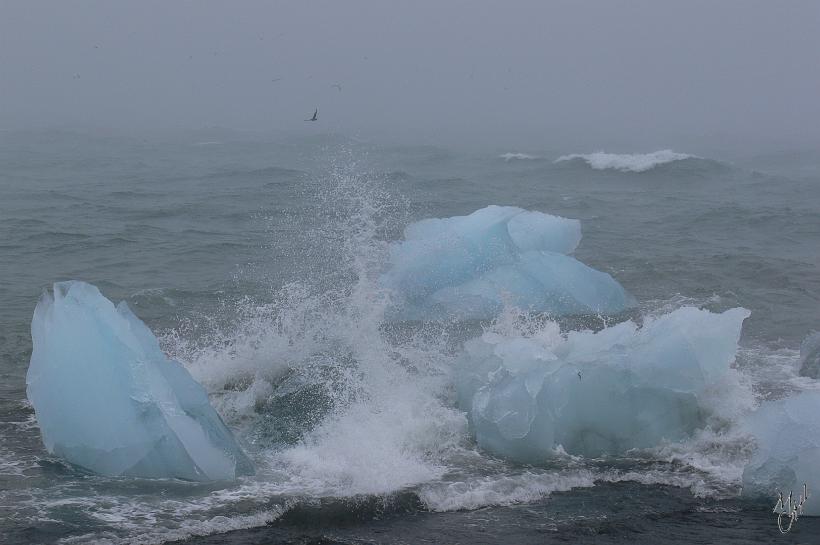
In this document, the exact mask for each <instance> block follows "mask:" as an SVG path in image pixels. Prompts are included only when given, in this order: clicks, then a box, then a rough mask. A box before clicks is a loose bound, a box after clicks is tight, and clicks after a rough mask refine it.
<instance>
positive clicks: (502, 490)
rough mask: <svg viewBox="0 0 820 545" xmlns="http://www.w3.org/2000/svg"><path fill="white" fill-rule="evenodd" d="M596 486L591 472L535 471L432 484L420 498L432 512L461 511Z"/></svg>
mask: <svg viewBox="0 0 820 545" xmlns="http://www.w3.org/2000/svg"><path fill="white" fill-rule="evenodd" d="M594 484H595V477H594V475H593V473H592V472H591V471H589V470H562V471H537V470H533V471H525V472H524V473H521V474H518V475H495V476H486V477H474V478H471V479H465V480H460V481H455V482H437V483H431V484H429V485H425V486H422V487H421V488H420V490H419V492H418V495H419V498H420V499H421V501H423V502H424V504H425V505H426V506H427V508H428V509H430V510H432V511H458V510H461V509H479V508H481V507H487V506H490V505H494V506H501V505H513V504H516V503H526V502H532V501H537V500H539V499H541V498H544V497H546V496H549V495H550V494H552V493H553V492H563V491H566V490H570V489H573V488H581V487H591V486H594Z"/></svg>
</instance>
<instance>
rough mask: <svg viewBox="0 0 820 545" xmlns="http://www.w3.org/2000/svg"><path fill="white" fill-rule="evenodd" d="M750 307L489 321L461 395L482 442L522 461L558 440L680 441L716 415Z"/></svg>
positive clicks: (460, 381) (590, 446)
mask: <svg viewBox="0 0 820 545" xmlns="http://www.w3.org/2000/svg"><path fill="white" fill-rule="evenodd" d="M748 315H749V312H748V311H747V310H745V309H741V308H736V309H732V310H728V311H726V312H724V313H722V314H714V313H711V312H708V311H705V310H699V309H696V308H691V307H687V308H681V309H678V310H676V311H674V312H672V313H670V314H667V315H664V316H662V317H660V318H655V319H647V321H646V322H645V323H644V325H643V327H640V328H639V327H638V326H637V325H635V324H634V323H632V322H624V323H621V324H618V325H615V326H613V327H609V328H607V329H604V330H602V331H599V332H597V333H593V332H591V331H579V332H570V333H568V334H566V335H562V334H561V333H560V331H559V329H558V326H557V325H556V324H555V323H553V322H547V323H546V324H545V325H544V326H543V327H539V328H537V330H536V331H535V332H532V331H530V332H529V333H527V334H521V333H519V332H513V333H510V332H505V333H499V332H498V331H493V330H490V331H488V332H486V333H484V334H483V335H482V336H481V337H479V338H476V339H473V340H471V341H468V342H467V343H466V346H465V356H464V357H463V359H462V361H461V364H460V368H459V372H458V373H457V391H458V397H459V404H460V405H461V406H462V408H463V409H465V410H466V411H468V413H469V416H470V422H471V426H472V429H473V431H474V433H475V436H476V440H477V442H478V444H479V445H480V446H481V447H482V448H485V449H487V450H489V451H491V452H494V453H496V454H498V455H501V456H505V457H508V458H511V459H514V460H518V461H522V462H537V461H541V460H543V459H545V458H547V457H549V456H550V455H551V454H552V453H553V452H554V451H555V449H556V447H558V446H561V447H563V449H564V450H565V451H566V452H568V453H570V454H581V455H585V456H599V455H602V454H617V453H621V452H624V451H626V450H629V449H632V448H647V447H652V446H655V445H658V444H659V443H660V442H661V441H662V440H670V441H676V440H681V439H684V438H686V437H688V436H690V435H691V434H692V432H693V431H695V430H696V429H698V428H701V427H703V426H704V424H705V423H706V421H707V419H708V418H709V416H710V413H711V409H710V407H712V405H711V404H712V403H714V402H715V400H714V399H713V397H714V396H713V394H714V392H713V391H712V389H714V388H715V386H716V385H717V384H720V383H721V381H724V380H727V381H728V380H729V378H730V377H729V376H728V375H729V374H730V363H731V362H732V361H733V360H734V357H735V352H736V350H737V342H738V338H739V336H740V330H741V326H742V324H743V320H744V319H745V318H746V317H747V316H748Z"/></svg>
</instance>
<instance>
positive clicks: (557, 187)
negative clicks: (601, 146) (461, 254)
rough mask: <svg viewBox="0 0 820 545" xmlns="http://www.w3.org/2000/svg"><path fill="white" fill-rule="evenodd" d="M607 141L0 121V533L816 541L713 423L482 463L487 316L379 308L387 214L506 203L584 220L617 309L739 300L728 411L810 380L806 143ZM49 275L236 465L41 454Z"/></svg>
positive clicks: (819, 274) (812, 201) (814, 211)
mask: <svg viewBox="0 0 820 545" xmlns="http://www.w3.org/2000/svg"><path fill="white" fill-rule="evenodd" d="M606 151H607V152H609V153H603V152H598V150H595V149H543V148H542V147H539V145H538V144H537V143H534V144H533V145H532V146H531V148H530V149H495V150H484V151H475V150H473V151H465V150H463V149H455V148H453V149H449V148H445V147H436V146H427V145H418V146H409V145H387V144H383V143H379V142H372V141H367V140H362V139H357V138H352V137H348V136H344V135H316V136H282V135H267V134H262V133H242V132H234V131H229V130H225V129H216V128H215V129H207V130H200V131H188V132H182V131H179V132H174V133H170V132H166V133H151V134H147V133H146V134H139V135H129V134H124V133H118V132H113V131H109V132H106V131H72V130H36V131H4V132H0V542H2V543H7V544H17V543H166V542H173V541H178V540H187V541H186V542H188V543H226V542H230V543H345V544H346V543H390V544H393V543H396V544H398V543H447V544H456V543H465V544H466V543H471V544H472V543H516V544H518V543H520V544H525V543H527V544H528V543H567V542H569V543H576V542H577V543H601V544H604V543H607V544H608V543H646V544H655V543H748V542H750V541H755V542H758V543H770V542H771V543H820V521H818V519H816V518H811V517H801V518H800V519H799V520H798V522H797V524H796V527H795V528H794V529H793V530H792V532H791V533H790V534H788V535H786V536H784V535H781V534H780V533H779V531H778V529H777V523H776V519H775V517H774V516H773V515H772V512H771V508H772V507H773V506H774V503H775V500H776V492H775V491H774V490H773V491H772V495H771V498H765V499H750V498H747V497H745V496H741V474H742V471H743V467H744V464H745V463H746V462H747V461H748V459H749V457H750V452H751V449H752V446H750V441H749V438H748V437H747V436H744V435H743V434H741V433H738V432H737V430H735V429H734V428H733V426H732V423H731V422H729V423H728V424H727V426H726V428H725V429H718V430H702V432H701V433H698V434H697V435H695V436H694V437H692V438H691V439H689V440H686V441H683V442H677V443H664V444H662V445H659V446H657V447H656V448H652V449H643V450H632V451H629V452H628V453H627V454H624V455H619V456H603V457H600V458H593V459H590V458H583V457H577V456H567V457H559V458H556V459H551V460H548V461H545V462H544V463H542V464H521V463H514V462H510V461H508V460H505V459H502V458H499V457H496V456H493V455H491V454H489V453H487V452H485V451H484V450H483V449H481V448H479V447H478V446H477V445H476V443H475V440H474V438H473V436H472V434H471V431H470V426H469V424H468V420H467V415H466V414H465V413H464V412H463V411H461V410H459V409H458V407H457V406H456V404H455V402H454V394H453V389H454V385H453V368H454V365H455V362H456V361H457V360H458V358H459V355H460V351H461V350H462V346H463V342H464V341H465V340H466V339H469V338H471V337H474V336H476V335H479V334H481V332H482V331H484V330H485V329H486V328H487V327H489V324H487V323H485V322H480V321H463V322H457V323H448V324H433V325H431V324H419V323H399V324H397V323H394V322H391V321H390V320H387V319H386V318H385V310H386V308H387V305H388V303H387V302H386V297H387V296H386V294H385V292H384V289H382V288H381V287H380V281H379V279H380V276H381V274H382V273H383V272H384V269H385V267H386V265H387V255H388V251H389V244H390V242H391V241H395V240H399V239H401V238H402V232H403V229H404V228H405V227H406V226H407V225H409V224H410V223H412V222H415V221H418V220H420V219H423V218H431V217H451V216H458V215H466V214H469V213H471V212H473V211H475V210H477V209H480V208H483V207H485V206H488V205H493V204H496V205H513V206H519V207H521V208H525V209H528V210H535V211H541V212H545V213H548V214H554V215H559V216H564V217H567V218H577V219H579V220H580V221H581V225H582V231H583V239H582V240H581V243H580V246H579V247H578V249H577V250H576V251H575V254H574V255H575V256H576V257H577V258H578V259H579V260H580V261H582V262H583V263H586V264H587V265H589V266H591V267H594V268H595V269H598V270H600V271H604V272H606V273H609V274H610V275H612V277H614V278H615V279H616V280H617V281H618V282H620V283H621V284H622V285H623V286H624V287H625V288H626V290H627V291H628V292H630V293H631V294H632V295H633V296H634V297H635V299H636V300H637V302H638V306H637V308H636V309H634V311H632V313H631V314H630V316H629V318H631V319H633V320H636V321H638V322H640V320H642V319H644V318H646V317H650V316H657V315H660V314H663V313H668V312H670V311H672V310H674V309H676V308H679V307H682V306H696V307H701V308H706V309H709V310H711V311H715V312H718V311H723V310H727V309H730V308H734V307H744V308H746V309H749V310H750V311H751V316H750V317H749V318H748V319H747V320H746V321H745V323H744V325H743V331H742V336H741V340H740V348H739V350H738V353H737V358H736V361H735V363H734V367H735V368H736V369H737V370H738V372H739V374H740V375H741V376H742V378H743V380H744V381H745V383H746V384H747V386H748V391H749V392H751V395H752V399H751V400H750V403H751V404H755V403H759V402H760V401H762V400H767V399H777V398H780V397H784V396H785V395H787V394H790V393H794V392H797V391H801V390H805V389H812V388H815V389H816V387H815V386H814V381H812V380H811V379H807V378H805V377H800V376H798V374H797V365H798V359H799V348H800V344H801V341H802V340H803V339H804V338H805V337H806V336H807V335H808V334H809V333H810V332H811V331H812V330H814V329H820V154H818V153H817V152H812V151H802V150H785V151H782V150H777V151H771V152H769V153H752V152H750V153H748V154H745V155H744V154H733V155H732V156H731V157H725V156H722V155H721V153H719V152H714V153H711V154H709V153H704V152H703V151H701V150H698V153H697V154H687V153H686V152H687V150H678V149H675V150H664V149H647V150H621V151H623V152H625V153H614V152H613V150H606ZM68 279H78V280H84V281H87V282H90V283H93V284H95V285H96V286H98V287H99V288H100V290H101V291H102V292H103V294H104V295H105V296H106V297H108V298H109V299H111V300H113V301H115V302H116V301H120V300H124V301H126V302H127V303H128V304H129V306H130V307H131V308H132V310H133V311H134V312H135V314H137V316H139V317H140V318H141V319H142V320H143V321H145V323H146V324H147V325H148V326H149V327H150V328H151V329H152V331H153V332H154V333H155V334H156V335H157V336H158V337H159V339H160V343H161V346H162V348H163V350H164V351H165V352H166V354H168V355H169V356H171V357H173V358H175V359H177V360H178V361H180V362H182V363H183V364H184V365H185V366H186V367H187V368H188V370H189V371H190V372H191V374H192V376H193V377H194V378H196V379H197V380H198V381H199V382H200V383H201V384H202V385H203V386H204V387H205V388H206V389H207V390H208V392H209V395H210V398H211V402H212V404H213V406H214V407H215V408H216V409H217V410H218V411H219V413H220V414H221V416H222V418H223V419H224V420H225V422H226V424H227V425H228V426H229V427H230V428H231V429H232V430H233V431H234V433H235V434H236V436H237V438H238V439H239V441H240V443H241V444H242V446H243V447H244V449H245V451H246V452H247V453H248V455H249V456H250V457H251V458H252V459H253V461H254V463H255V465H256V474H255V475H253V476H248V477H240V478H239V479H238V480H237V481H236V482H231V483H207V484H203V483H190V482H185V481H176V480H149V479H131V478H106V477H101V476H97V475H94V474H92V473H89V472H86V471H84V470H82V469H80V468H77V467H73V466H71V465H69V464H67V463H65V462H63V461H61V460H60V459H59V458H56V457H54V456H51V455H49V454H48V453H47V452H46V451H45V449H44V447H43V443H42V440H41V438H40V432H39V429H38V426H37V421H36V418H35V415H34V410H33V408H32V406H31V405H30V404H29V403H28V402H27V400H26V370H27V368H28V363H29V358H30V355H31V348H32V346H31V335H30V325H31V318H32V313H33V310H34V307H35V305H36V304H37V301H38V299H39V297H40V295H41V294H42V292H43V291H44V290H46V289H49V288H50V286H51V285H52V284H53V283H54V282H56V281H60V280H68ZM559 322H560V325H561V327H562V328H563V330H564V331H566V330H570V329H576V328H581V327H594V328H601V327H606V326H608V325H609V324H607V323H603V324H601V323H597V322H596V320H595V319H592V318H590V320H588V321H583V320H582V321H580V322H578V321H573V320H560V321H559ZM726 395H727V396H732V395H733V392H732V391H728V392H727V394H726ZM817 493H819V494H820V491H817Z"/></svg>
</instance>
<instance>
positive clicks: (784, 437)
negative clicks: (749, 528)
mask: <svg viewBox="0 0 820 545" xmlns="http://www.w3.org/2000/svg"><path fill="white" fill-rule="evenodd" d="M745 425H746V428H747V430H748V431H749V433H751V434H752V435H753V436H754V437H755V439H756V442H757V450H756V451H755V455H754V457H753V458H752V460H751V462H749V464H748V465H747V466H746V468H745V469H744V471H743V493H744V494H745V495H749V496H761V497H769V498H772V504H774V501H775V499H776V498H777V492H778V491H780V492H783V495H784V497H785V496H788V494H789V491H791V492H793V493H794V498H795V499H797V498H798V497H799V496H800V494H801V493H802V491H803V483H805V484H806V485H807V486H808V489H809V499H808V501H807V502H806V504H805V505H804V506H803V511H804V513H805V514H806V515H812V516H820V391H806V392H802V393H799V394H797V395H794V396H792V397H789V398H786V399H780V400H777V401H766V402H764V403H763V404H762V405H761V406H760V408H759V409H758V410H757V411H755V412H754V413H753V414H752V415H751V416H750V417H749V419H748V421H747V422H746V424H745Z"/></svg>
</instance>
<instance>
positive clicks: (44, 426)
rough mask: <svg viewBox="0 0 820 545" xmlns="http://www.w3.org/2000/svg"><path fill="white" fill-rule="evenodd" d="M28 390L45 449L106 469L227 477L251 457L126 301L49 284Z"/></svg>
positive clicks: (35, 333) (35, 331)
mask: <svg viewBox="0 0 820 545" xmlns="http://www.w3.org/2000/svg"><path fill="white" fill-rule="evenodd" d="M31 336H32V341H33V345H34V347H33V352H32V355H31V363H30V365H29V369H28V374H27V376H26V383H27V390H26V392H27V395H28V398H29V400H30V401H31V404H32V405H33V406H34V410H35V413H36V416H37V421H38V423H39V425H40V430H41V433H42V437H43V442H44V443H45V446H46V449H47V450H48V451H49V452H50V453H52V454H55V455H57V456H59V457H61V458H64V459H65V460H67V461H69V462H71V463H73V464H76V465H78V466H82V467H84V468H86V469H89V470H91V471H94V472H96V473H100V474H103V475H109V476H117V475H127V476H134V477H148V478H164V477H176V478H180V479H187V480H194V481H210V480H231V479H234V478H235V477H236V476H237V475H238V474H247V473H252V472H253V467H252V464H251V462H250V460H249V459H248V458H247V457H246V456H245V454H244V453H243V452H242V450H241V449H240V448H239V446H238V445H237V443H236V441H235V439H234V437H233V435H232V434H231V432H230V430H228V428H227V427H226V426H225V424H224V423H223V422H222V419H221V418H220V417H219V415H218V414H217V413H216V411H214V409H213V407H211V405H210V403H209V401H208V395H207V393H206V392H205V390H204V389H203V388H202V386H200V385H199V384H198V383H197V382H196V381H195V380H194V379H193V378H191V375H190V374H189V373H188V371H187V370H186V369H185V368H184V367H183V366H182V365H181V364H179V363H178V362H176V361H173V360H169V359H168V358H166V357H165V354H163V352H162V350H161V349H160V347H159V343H158V342H157V339H156V337H155V336H154V335H153V334H152V333H151V331H150V330H149V329H148V327H146V326H145V324H143V323H142V322H141V321H140V320H139V318H137V317H136V316H135V315H134V314H133V313H132V312H131V310H130V309H129V308H128V306H127V305H126V304H125V303H124V302H122V303H120V304H119V305H118V306H116V307H115V306H114V305H113V303H111V301H109V300H108V299H106V298H105V297H103V295H102V294H101V293H100V292H99V290H98V289H97V288H96V287H94V286H92V285H90V284H86V283H84V282H73V281H72V282H60V283H57V284H54V295H53V296H52V295H50V294H48V293H46V294H44V295H43V297H42V299H41V300H40V302H39V303H38V304H37V308H36V309H35V311H34V318H33V320H32V323H31Z"/></svg>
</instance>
